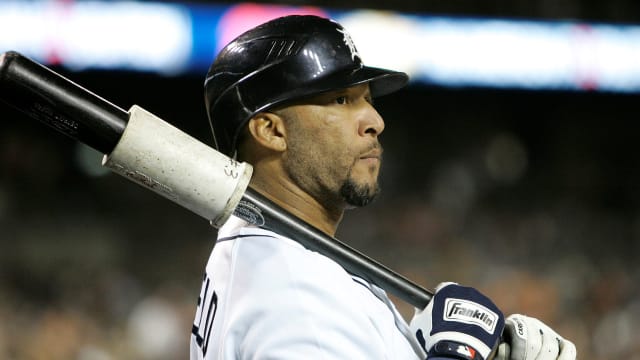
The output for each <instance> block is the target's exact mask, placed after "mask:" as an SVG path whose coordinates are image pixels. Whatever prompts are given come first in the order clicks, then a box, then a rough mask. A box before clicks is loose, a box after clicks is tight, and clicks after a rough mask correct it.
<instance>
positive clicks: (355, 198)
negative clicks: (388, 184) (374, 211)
mask: <svg viewBox="0 0 640 360" xmlns="http://www.w3.org/2000/svg"><path fill="white" fill-rule="evenodd" d="M378 193H380V187H379V186H378V184H377V183H376V184H375V185H373V186H368V185H359V184H356V183H355V182H354V181H353V180H351V179H347V180H346V181H345V182H344V183H343V184H342V186H341V187H340V195H342V198H343V199H344V201H345V202H346V203H347V204H349V205H351V206H354V207H362V206H365V205H367V204H369V203H371V202H372V201H373V200H374V199H375V198H376V196H377V195H378Z"/></svg>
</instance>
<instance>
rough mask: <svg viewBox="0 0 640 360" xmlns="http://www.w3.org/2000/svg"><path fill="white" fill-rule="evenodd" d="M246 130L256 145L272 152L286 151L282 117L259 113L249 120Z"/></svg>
mask: <svg viewBox="0 0 640 360" xmlns="http://www.w3.org/2000/svg"><path fill="white" fill-rule="evenodd" d="M248 130H249V133H250V134H251V136H252V137H253V138H254V139H255V141H256V142H257V143H259V144H260V145H262V146H264V147H265V148H267V149H271V150H273V151H284V150H286V149H287V141H286V130H285V127H284V121H283V119H282V117H280V116H278V115H276V114H274V113H270V112H261V113H258V114H256V115H255V116H254V117H252V118H251V120H249V124H248Z"/></svg>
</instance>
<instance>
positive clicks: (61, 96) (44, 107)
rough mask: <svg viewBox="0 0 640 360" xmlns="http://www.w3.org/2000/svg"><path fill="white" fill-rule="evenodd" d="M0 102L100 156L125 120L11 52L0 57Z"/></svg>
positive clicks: (120, 112) (111, 144)
mask: <svg viewBox="0 0 640 360" xmlns="http://www.w3.org/2000/svg"><path fill="white" fill-rule="evenodd" d="M0 99H1V100H3V101H5V102H6V103H7V104H9V105H11V106H13V107H15V108H16V109H18V110H20V111H22V112H24V113H26V114H27V115H29V116H31V117H33V118H35V119H37V120H39V121H41V122H43V123H45V124H46V125H48V126H51V127H52V128H54V129H55V130H57V131H59V132H61V133H63V134H65V135H67V136H70V137H71V138H73V139H76V140H78V141H80V142H82V143H85V144H87V145H89V146H91V147H92V148H94V149H96V150H98V151H100V152H102V153H104V154H108V153H110V152H111V150H113V148H114V147H115V145H116V144H117V142H118V140H119V139H120V137H121V135H122V133H123V131H124V128H125V126H126V125H127V120H128V113H127V112H126V111H125V110H123V109H122V108H120V107H118V106H116V105H114V104H112V103H110V102H109V101H107V100H105V99H103V98H101V97H100V96H98V95H96V94H94V93H92V92H90V91H88V90H86V89H84V88H82V87H81V86H79V85H77V84H75V83H74V82H72V81H71V80H68V79H66V78H64V77H62V76H60V75H59V74H57V73H55V72H53V71H52V70H50V69H48V68H47V67H45V66H43V65H41V64H39V63H37V62H35V61H33V60H31V59H29V58H27V57H25V56H23V55H21V54H19V53H17V52H13V51H9V52H6V53H3V54H0Z"/></svg>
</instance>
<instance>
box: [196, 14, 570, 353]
mask: <svg viewBox="0 0 640 360" xmlns="http://www.w3.org/2000/svg"><path fill="white" fill-rule="evenodd" d="M407 81H408V77H407V75H406V74H404V73H401V72H396V71H391V70H386V69H378V68H372V67H367V66H364V65H363V63H362V60H361V58H360V56H359V54H358V52H357V50H356V47H355V45H354V43H353V41H352V40H351V38H350V37H349V35H348V33H347V32H346V31H345V30H344V29H343V27H342V26H341V25H339V24H338V23H336V22H333V21H331V20H328V19H323V18H320V17H315V16H287V17H282V18H278V19H275V20H272V21H269V22H267V23H265V24H262V25H260V26H258V27H256V28H253V29H251V30H249V31H247V32H245V33H244V34H242V35H240V36H239V37H238V38H236V39H235V40H233V41H232V42H231V43H229V44H228V45H227V46H226V47H225V48H224V49H223V50H222V51H221V52H220V54H219V55H218V57H217V58H216V60H215V61H214V63H213V64H212V65H211V68H210V70H209V73H208V74H207V78H206V81H205V98H206V99H205V100H206V106H207V110H208V115H209V119H210V122H211V127H212V129H213V132H214V138H215V142H216V144H215V146H216V148H217V149H218V150H219V151H220V152H222V153H224V154H227V155H229V156H231V157H235V158H237V159H238V160H241V161H246V162H248V163H250V164H252V165H253V169H254V172H253V177H252V179H251V184H250V186H251V187H252V188H253V189H255V190H256V191H258V192H260V193H262V194H263V195H265V196H266V197H268V198H269V199H271V200H272V201H274V202H275V203H277V204H278V205H280V206H282V207H283V208H284V209H286V210H288V211H290V212H291V213H293V214H294V215H296V216H298V217H299V218H301V219H302V220H304V221H306V222H307V223H309V224H311V225H313V226H315V227H316V228H318V229H320V230H321V231H324V232H325V233H327V234H329V235H331V236H333V235H334V234H335V232H336V228H337V227H338V224H339V223H340V220H341V219H342V216H343V213H344V210H345V209H347V208H351V207H360V206H364V205H366V204H368V203H369V202H371V201H372V200H373V199H374V197H375V196H376V194H377V193H378V191H379V190H378V181H377V178H378V172H379V170H380V161H381V154H382V148H381V146H380V144H379V142H378V136H379V135H380V134H381V133H382V131H383V130H384V127H385V123H384V121H383V119H382V118H381V116H380V115H379V114H378V112H377V111H376V110H375V108H374V107H373V105H372V99H373V98H374V97H377V96H382V95H385V94H388V93H391V92H393V91H396V90H399V89H400V88H402V87H403V86H404V85H405V84H406V83H407ZM494 356H496V357H497V358H500V359H505V360H506V359H525V360H533V359H561V360H567V359H574V358H575V357H576V351H575V346H574V345H573V344H572V343H571V342H570V341H568V340H565V339H563V338H562V337H561V336H560V335H558V334H557V333H556V332H555V331H553V330H552V329H550V328H548V327H547V326H546V325H544V324H543V323H541V322H540V321H538V320H536V319H534V318H530V317H526V316H523V315H512V316H510V317H509V318H507V319H505V318H504V316H503V314H502V313H501V312H500V310H499V309H498V308H497V307H496V305H495V304H493V302H491V300H490V299H488V298H487V297H485V296H484V295H482V294H481V293H479V292H478V291H477V290H475V289H473V288H468V287H464V286H460V285H458V284H455V283H443V284H440V285H439V286H438V287H437V288H436V292H435V295H434V297H433V299H432V301H431V302H430V303H429V305H428V306H427V307H426V308H425V309H416V314H415V316H414V318H413V319H412V320H411V321H410V323H406V322H405V320H404V319H403V318H402V317H401V316H400V314H399V313H398V311H397V310H396V308H395V307H394V305H393V303H392V302H391V301H390V300H389V298H388V297H387V295H386V294H385V292H384V291H383V290H382V289H381V288H379V287H377V286H376V285H375V284H371V283H369V282H368V281H366V280H365V279H362V278H359V277H356V276H353V275H351V274H349V273H348V272H347V271H345V269H344V268H342V267H341V266H339V265H338V264H337V263H336V262H334V261H333V260H331V259H330V258H328V257H325V256H323V255H320V254H318V253H315V252H312V251H309V250H307V249H305V248H304V247H303V246H302V245H300V244H299V243H297V242H296V241H293V240H292V239H289V238H286V237H285V236H282V235H280V234H278V233H275V232H272V231H268V230H265V229H262V228H260V227H257V226H254V225H250V224H248V223H247V222H245V221H244V220H242V219H240V218H237V217H233V216H232V217H231V218H230V219H229V220H228V221H227V222H226V224H225V225H224V226H222V227H221V228H220V230H219V233H218V239H217V242H216V244H215V247H214V249H213V251H212V253H211V257H210V259H209V262H208V264H207V266H206V273H205V276H204V280H203V284H202V290H201V292H200V296H199V299H198V307H197V312H196V316H195V320H194V324H193V329H192V335H191V359H194V360H195V359H198V360H201V359H207V360H209V359H349V360H355V359H367V360H370V359H427V358H428V359H467V360H478V359H482V360H486V359H489V358H492V357H494Z"/></svg>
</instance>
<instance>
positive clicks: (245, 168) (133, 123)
mask: <svg viewBox="0 0 640 360" xmlns="http://www.w3.org/2000/svg"><path fill="white" fill-rule="evenodd" d="M102 164H103V165H104V166H106V167H108V168H110V169H111V170H112V171H114V172H116V173H118V174H120V175H122V176H124V177H126V178H128V179H130V180H132V181H134V182H136V183H138V184H140V185H142V186H145V187H147V188H149V189H150V190H153V191H154V192H156V193H158V194H160V195H162V196H164V197H165V198H167V199H169V200H171V201H173V202H175V203H177V204H179V205H181V206H183V207H185V208H187V209H189V210H191V211H193V212H194V213H196V214H198V215H200V216H202V217H204V218H206V219H207V220H210V221H211V224H212V225H213V226H215V227H220V226H222V224H223V223H224V222H225V221H226V220H227V218H228V217H229V216H230V215H231V214H232V213H233V210H234V209H235V207H236V205H237V204H238V202H239V201H240V199H241V198H242V195H243V194H244V192H245V190H246V188H247V186H248V184H249V180H250V179H251V174H252V172H253V169H252V167H251V165H249V164H247V163H239V162H237V161H235V160H233V159H231V158H229V157H227V156H225V155H223V154H221V153H219V152H217V151H215V150H214V149H212V148H211V147H209V146H207V145H205V144H203V143H201V142H199V141H198V140H196V139H194V138H193V137H191V136H189V135H188V134H186V133H184V132H182V131H181V130H179V129H178V128H176V127H174V126H172V125H170V124H168V123H167V122H165V121H163V120H162V119H160V118H158V117H157V116H155V115H153V114H151V113H149V112H148V111H146V110H144V109H143V108H141V107H139V106H137V105H133V106H132V107H131V109H130V110H129V121H128V123H127V127H126V128H125V130H124V133H123V134H122V137H121V138H120V140H119V141H118V144H117V145H116V147H115V148H114V149H113V151H112V152H111V154H109V155H105V157H104V159H103V161H102Z"/></svg>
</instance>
